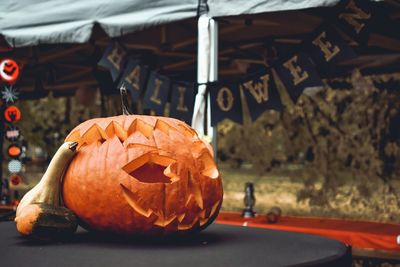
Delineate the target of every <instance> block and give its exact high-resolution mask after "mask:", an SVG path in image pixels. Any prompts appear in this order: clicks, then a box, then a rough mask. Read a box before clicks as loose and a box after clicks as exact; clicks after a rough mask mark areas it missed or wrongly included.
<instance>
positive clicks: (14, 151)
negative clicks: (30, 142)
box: [7, 144, 22, 158]
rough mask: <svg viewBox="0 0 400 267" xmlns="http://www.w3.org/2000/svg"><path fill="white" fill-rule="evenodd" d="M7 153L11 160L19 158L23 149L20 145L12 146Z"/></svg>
mask: <svg viewBox="0 0 400 267" xmlns="http://www.w3.org/2000/svg"><path fill="white" fill-rule="evenodd" d="M7 153H8V156H10V157H11V158H18V157H19V156H20V155H21V153H22V149H21V147H20V146H19V145H16V144H12V145H10V146H9V147H8V149H7Z"/></svg>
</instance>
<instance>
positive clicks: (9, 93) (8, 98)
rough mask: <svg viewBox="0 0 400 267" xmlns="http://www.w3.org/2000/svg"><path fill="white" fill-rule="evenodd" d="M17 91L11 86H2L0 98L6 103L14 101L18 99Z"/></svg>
mask: <svg viewBox="0 0 400 267" xmlns="http://www.w3.org/2000/svg"><path fill="white" fill-rule="evenodd" d="M18 95H19V92H18V91H17V90H16V89H15V88H14V87H13V86H12V85H10V86H4V90H3V91H1V98H2V99H3V100H4V101H5V102H6V103H15V102H16V101H17V100H18Z"/></svg>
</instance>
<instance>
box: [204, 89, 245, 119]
mask: <svg viewBox="0 0 400 267" xmlns="http://www.w3.org/2000/svg"><path fill="white" fill-rule="evenodd" d="M209 90H210V100H211V125H212V126H214V125H216V124H217V123H218V122H220V121H222V120H223V119H231V120H232V121H235V122H237V123H242V121H243V115H242V103H241V100H240V91H239V86H238V84H237V83H236V84H229V85H211V86H210V87H209Z"/></svg>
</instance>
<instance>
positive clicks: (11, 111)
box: [4, 106, 21, 123]
mask: <svg viewBox="0 0 400 267" xmlns="http://www.w3.org/2000/svg"><path fill="white" fill-rule="evenodd" d="M4 118H5V119H6V121H8V122H11V123H14V122H17V121H19V120H20V119H21V111H20V110H19V108H18V107H16V106H8V107H7V108H6V110H5V111H4Z"/></svg>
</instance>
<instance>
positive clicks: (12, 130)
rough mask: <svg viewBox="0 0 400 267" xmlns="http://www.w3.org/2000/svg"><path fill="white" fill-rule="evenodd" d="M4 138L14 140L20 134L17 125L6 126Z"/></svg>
mask: <svg viewBox="0 0 400 267" xmlns="http://www.w3.org/2000/svg"><path fill="white" fill-rule="evenodd" d="M5 136H6V139H7V140H8V141H10V142H15V141H17V140H18V139H19V137H20V136H21V131H20V130H19V128H18V127H17V126H8V127H7V128H6V132H5Z"/></svg>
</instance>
